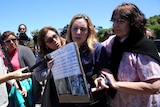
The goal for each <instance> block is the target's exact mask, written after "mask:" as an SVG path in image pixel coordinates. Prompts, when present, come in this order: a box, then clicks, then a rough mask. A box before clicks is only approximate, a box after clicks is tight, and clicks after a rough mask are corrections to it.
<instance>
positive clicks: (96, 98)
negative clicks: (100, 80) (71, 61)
mask: <svg viewBox="0 0 160 107" xmlns="http://www.w3.org/2000/svg"><path fill="white" fill-rule="evenodd" d="M67 42H68V43H69V42H77V44H78V47H79V52H80V58H81V62H82V66H83V69H84V73H85V75H86V80H87V82H88V86H89V87H90V88H89V90H91V88H93V87H95V85H94V79H95V78H96V77H98V76H99V72H100V71H101V70H102V69H103V68H106V67H107V64H108V63H107V60H108V57H107V53H106V50H105V48H104V47H103V46H102V45H101V44H100V43H98V42H97V38H96V32H95V29H94V25H93V24H92V22H91V19H90V18H89V17H88V16H87V15H85V14H77V15H75V16H74V17H73V18H72V20H71V22H70V24H69V27H68V31H67ZM91 96H92V97H93V98H92V99H91V100H92V103H90V104H84V105H82V104H80V106H82V107H83V106H84V107H88V106H89V107H98V106H100V107H106V97H105V92H104V90H101V91H97V92H93V93H91Z"/></svg>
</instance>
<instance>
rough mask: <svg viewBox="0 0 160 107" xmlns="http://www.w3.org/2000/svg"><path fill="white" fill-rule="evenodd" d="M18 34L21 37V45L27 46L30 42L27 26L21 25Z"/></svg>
mask: <svg viewBox="0 0 160 107" xmlns="http://www.w3.org/2000/svg"><path fill="white" fill-rule="evenodd" d="M18 32H19V33H17V35H18V37H19V44H20V45H26V42H27V41H29V37H28V36H27V34H26V32H27V26H26V25H25V24H20V25H19V26H18Z"/></svg>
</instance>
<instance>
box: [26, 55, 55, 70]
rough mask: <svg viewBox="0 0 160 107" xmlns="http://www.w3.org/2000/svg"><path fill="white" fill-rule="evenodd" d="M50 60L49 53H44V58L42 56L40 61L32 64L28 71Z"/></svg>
mask: <svg viewBox="0 0 160 107" xmlns="http://www.w3.org/2000/svg"><path fill="white" fill-rule="evenodd" d="M50 60H52V58H51V55H50V54H47V55H45V56H44V58H43V59H42V60H41V61H39V62H38V63H37V64H35V65H33V66H32V67H31V68H28V71H31V72H33V69H35V68H37V67H38V66H39V65H41V64H42V63H43V62H48V61H50Z"/></svg>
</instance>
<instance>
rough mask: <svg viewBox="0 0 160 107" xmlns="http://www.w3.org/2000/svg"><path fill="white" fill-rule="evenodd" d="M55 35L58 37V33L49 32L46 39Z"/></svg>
mask: <svg viewBox="0 0 160 107" xmlns="http://www.w3.org/2000/svg"><path fill="white" fill-rule="evenodd" d="M53 35H57V34H56V32H54V31H52V30H48V32H47V33H46V35H45V38H49V37H53Z"/></svg>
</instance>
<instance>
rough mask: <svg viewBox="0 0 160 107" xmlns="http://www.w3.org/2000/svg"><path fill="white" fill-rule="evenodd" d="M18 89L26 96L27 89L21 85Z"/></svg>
mask: <svg viewBox="0 0 160 107" xmlns="http://www.w3.org/2000/svg"><path fill="white" fill-rule="evenodd" d="M18 91H19V92H20V93H21V94H22V95H23V96H24V97H27V90H26V89H25V87H23V86H22V90H20V89H18Z"/></svg>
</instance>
